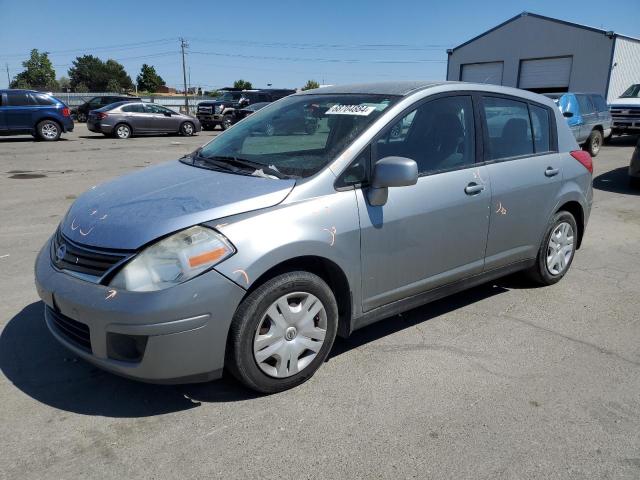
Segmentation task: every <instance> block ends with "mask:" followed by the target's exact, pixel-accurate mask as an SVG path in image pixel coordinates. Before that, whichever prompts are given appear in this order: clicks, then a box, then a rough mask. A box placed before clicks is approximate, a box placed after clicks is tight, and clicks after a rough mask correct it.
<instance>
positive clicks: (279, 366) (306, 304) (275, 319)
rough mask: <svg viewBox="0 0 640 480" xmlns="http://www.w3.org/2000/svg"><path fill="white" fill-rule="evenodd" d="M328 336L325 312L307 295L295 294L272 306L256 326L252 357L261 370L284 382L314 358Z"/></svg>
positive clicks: (320, 305)
mask: <svg viewBox="0 0 640 480" xmlns="http://www.w3.org/2000/svg"><path fill="white" fill-rule="evenodd" d="M326 334H327V312H326V310H325V308H324V305H323V304H322V302H321V301H320V300H319V299H318V297H316V296H315V295H312V294H310V293H306V292H294V293H287V294H286V295H283V296H282V297H280V298H279V299H278V300H276V301H275V302H273V303H272V304H271V306H270V307H269V308H268V309H267V313H265V314H264V316H263V317H262V320H261V321H260V323H259V324H258V328H257V330H256V333H255V336H254V340H253V356H254V358H255V359H256V363H257V364H258V367H260V370H262V371H263V372H264V373H266V374H267V375H269V376H271V377H277V378H284V377H290V376H292V375H295V374H296V373H298V372H300V371H302V370H304V369H305V368H306V367H308V366H309V364H310V363H311V362H312V361H313V359H314V358H316V355H318V352H319V351H320V349H321V348H322V345H323V344H324V339H325V336H326Z"/></svg>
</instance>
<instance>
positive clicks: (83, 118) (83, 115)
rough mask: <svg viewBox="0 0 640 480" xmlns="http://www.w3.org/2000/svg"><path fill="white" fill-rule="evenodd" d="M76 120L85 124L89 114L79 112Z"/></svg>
mask: <svg viewBox="0 0 640 480" xmlns="http://www.w3.org/2000/svg"><path fill="white" fill-rule="evenodd" d="M76 120H77V121H78V122H80V123H85V122H86V121H87V114H86V113H80V112H78V113H77V114H76Z"/></svg>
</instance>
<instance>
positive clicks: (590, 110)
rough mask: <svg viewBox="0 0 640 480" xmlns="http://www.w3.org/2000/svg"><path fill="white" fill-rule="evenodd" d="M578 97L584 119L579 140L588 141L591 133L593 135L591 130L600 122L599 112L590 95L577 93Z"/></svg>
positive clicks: (581, 115) (581, 116)
mask: <svg viewBox="0 0 640 480" xmlns="http://www.w3.org/2000/svg"><path fill="white" fill-rule="evenodd" d="M576 98H577V99H578V105H579V106H580V118H581V119H582V123H581V124H580V140H579V142H586V141H587V139H588V138H589V135H591V130H593V127H594V126H595V125H596V124H597V123H598V114H597V112H596V109H595V107H594V106H593V103H591V99H590V98H589V96H588V95H582V94H577V95H576Z"/></svg>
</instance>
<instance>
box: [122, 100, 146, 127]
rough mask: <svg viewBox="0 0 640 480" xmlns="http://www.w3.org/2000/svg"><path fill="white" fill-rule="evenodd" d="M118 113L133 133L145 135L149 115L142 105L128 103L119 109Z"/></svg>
mask: <svg viewBox="0 0 640 480" xmlns="http://www.w3.org/2000/svg"><path fill="white" fill-rule="evenodd" d="M120 111H121V112H122V115H123V117H124V119H125V121H126V122H127V123H128V124H129V125H131V128H133V131H134V132H136V133H145V132H147V131H148V130H149V124H150V115H149V114H147V112H146V110H145V108H144V105H143V104H142V103H128V104H126V105H123V106H122V107H120Z"/></svg>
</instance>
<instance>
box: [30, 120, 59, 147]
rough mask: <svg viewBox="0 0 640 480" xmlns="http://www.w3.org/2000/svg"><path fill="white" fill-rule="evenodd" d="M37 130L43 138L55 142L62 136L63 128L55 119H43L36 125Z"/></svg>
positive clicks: (39, 136)
mask: <svg viewBox="0 0 640 480" xmlns="http://www.w3.org/2000/svg"><path fill="white" fill-rule="evenodd" d="M36 132H37V134H38V138H40V139H41V140H46V141H48V142H54V141H56V140H58V139H59V138H60V134H61V133H62V128H60V125H58V123H57V122H54V121H53V120H43V121H42V122H40V123H38V125H37V126H36Z"/></svg>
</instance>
